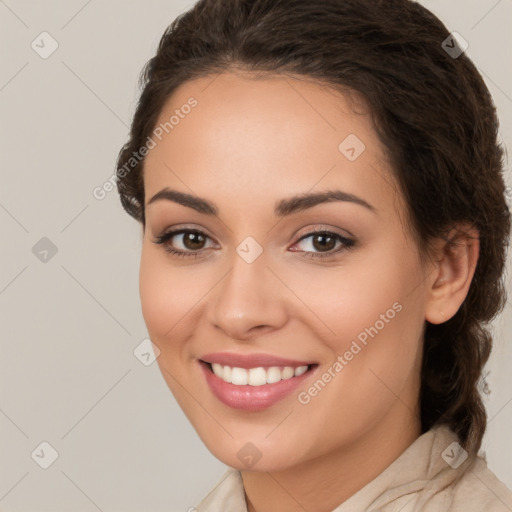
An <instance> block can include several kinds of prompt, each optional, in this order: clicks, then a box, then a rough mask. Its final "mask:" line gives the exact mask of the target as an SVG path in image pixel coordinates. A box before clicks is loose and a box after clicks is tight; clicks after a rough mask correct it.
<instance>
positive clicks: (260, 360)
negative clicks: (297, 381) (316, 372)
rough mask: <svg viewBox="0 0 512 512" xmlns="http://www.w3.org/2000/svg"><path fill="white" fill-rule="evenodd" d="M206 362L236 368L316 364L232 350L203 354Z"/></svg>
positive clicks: (202, 359)
mask: <svg viewBox="0 0 512 512" xmlns="http://www.w3.org/2000/svg"><path fill="white" fill-rule="evenodd" d="M200 359H201V361H204V362H205V363H217V364H220V365H223V366H231V367H236V368H258V367H260V366H269V367H270V366H293V367H294V368H297V367H299V366H309V365H311V364H315V363H312V362H308V361H298V360H296V359H288V358H284V357H279V356H273V355H271V354H261V353H260V354H235V353H230V352H215V353H212V354H206V355H204V356H202V357H201V358H200Z"/></svg>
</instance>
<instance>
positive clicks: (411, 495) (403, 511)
mask: <svg viewBox="0 0 512 512" xmlns="http://www.w3.org/2000/svg"><path fill="white" fill-rule="evenodd" d="M457 441H458V438H457V436H456V434H455V433H454V432H452V431H451V430H450V429H449V428H448V427H446V426H438V427H434V428H432V429H431V430H429V431H428V432H426V433H425V434H423V435H422V436H420V437H419V438H418V439H416V441H415V442H414V443H413V444H412V445H411V446H409V448H407V449H406V450H405V451H404V452H403V453H402V455H400V457H398V458H397V459H396V460H395V461H394V462H392V463H391V464H390V465H389V466H388V467H387V468H386V469H385V470H384V471H383V472H382V473H381V474H380V475H379V476H378V477H377V478H375V479H374V480H372V481H371V482H369V483H368V484H367V485H365V486H364V487H363V488H362V489H360V490H359V491H358V492H357V493H356V494H354V495H353V496H352V497H350V498H349V499H348V500H346V501H345V502H344V503H342V504H341V505H339V506H338V507H336V508H335V509H334V510H333V511H332V512H420V511H421V512H511V511H512V492H511V491H510V489H508V487H506V486H505V484H503V483H502V482H501V481H500V480H498V478H497V477H496V475H494V473H493V472H492V471H491V470H490V469H489V468H488V467H487V463H486V461H485V455H484V454H483V453H482V452H481V453H479V454H478V456H474V457H467V453H466V452H465V451H464V450H463V449H462V448H461V447H460V445H459V444H458V443H457ZM196 510H197V512H247V507H246V504H245V493H244V487H243V482H242V476H241V474H240V472H239V471H237V470H235V469H233V468H230V469H228V471H226V473H225V474H224V476H223V477H222V479H221V480H220V482H219V483H218V484H217V486H216V487H215V488H214V489H213V490H212V491H211V492H210V493H209V494H208V496H207V497H206V498H205V499H204V500H203V501H202V502H201V503H200V504H199V505H198V506H197V507H196Z"/></svg>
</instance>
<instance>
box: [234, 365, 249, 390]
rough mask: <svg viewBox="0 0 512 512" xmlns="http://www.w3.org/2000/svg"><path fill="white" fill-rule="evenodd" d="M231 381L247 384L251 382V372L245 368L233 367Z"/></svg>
mask: <svg viewBox="0 0 512 512" xmlns="http://www.w3.org/2000/svg"><path fill="white" fill-rule="evenodd" d="M231 382H232V383H233V384H236V385H237V386H245V385H246V384H248V383H249V372H248V371H247V370H246V369H245V368H233V369H232V370H231Z"/></svg>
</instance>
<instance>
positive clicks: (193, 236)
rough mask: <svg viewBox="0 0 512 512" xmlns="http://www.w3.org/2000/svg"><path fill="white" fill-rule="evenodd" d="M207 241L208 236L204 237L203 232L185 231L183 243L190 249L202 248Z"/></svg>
mask: <svg viewBox="0 0 512 512" xmlns="http://www.w3.org/2000/svg"><path fill="white" fill-rule="evenodd" d="M205 241H206V237H204V236H203V235H202V234H201V233H196V232H194V231H187V232H185V233H183V240H182V243H183V245H184V246H185V248H187V249H190V250H191V251H197V250H199V249H202V248H203V246H204V243H205Z"/></svg>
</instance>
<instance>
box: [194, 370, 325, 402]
mask: <svg viewBox="0 0 512 512" xmlns="http://www.w3.org/2000/svg"><path fill="white" fill-rule="evenodd" d="M199 365H200V366H201V369H202V371H203V373H204V376H205V378H206V382H207V383H208V386H209V387H210V390H211V391H212V393H213V394H214V395H215V396H216V397H217V398H218V399H219V400H220V401H221V402H222V403H223V404H225V405H227V406H229V407H232V408H233V409H242V410H244V411H261V410H263V409H266V408H267V407H270V406H271V405H274V404H275V403H276V402H279V401H280V400H282V399H283V398H286V397H287V396H289V395H290V394H291V393H292V392H293V391H294V390H295V389H297V388H298V387H299V386H300V385H301V384H302V383H303V382H304V381H305V380H306V379H307V378H309V377H310V376H311V375H312V374H313V373H314V372H315V369H316V366H313V367H312V368H310V369H309V370H308V371H307V372H305V373H303V374H302V375H299V376H298V377H292V378H290V379H285V380H280V381H279V382H275V383H274V384H263V386H249V385H245V386H237V385H236V384H230V383H228V382H225V381H223V380H222V379H220V378H219V377H217V375H215V374H214V373H213V372H212V371H211V369H210V367H209V365H208V364H206V363H204V362H201V361H200V362H199Z"/></svg>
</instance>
